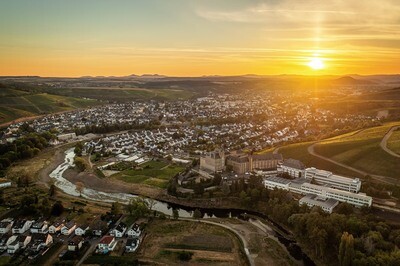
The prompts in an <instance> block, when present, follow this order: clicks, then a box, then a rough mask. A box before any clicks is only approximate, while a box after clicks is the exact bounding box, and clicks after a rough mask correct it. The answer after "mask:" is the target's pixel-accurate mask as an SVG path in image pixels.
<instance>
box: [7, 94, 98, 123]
mask: <svg viewBox="0 0 400 266" xmlns="http://www.w3.org/2000/svg"><path fill="white" fill-rule="evenodd" d="M97 104H100V102H99V101H96V100H90V99H82V98H76V97H66V96H60V95H52V94H48V93H43V92H34V91H26V90H20V89H15V88H4V87H3V88H1V89H0V124H4V123H7V122H10V121H13V120H15V119H19V118H23V117H32V116H38V115H43V114H49V113H56V112H62V111H69V110H73V109H78V108H86V107H90V106H93V105H97Z"/></svg>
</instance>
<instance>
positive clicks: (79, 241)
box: [68, 235, 83, 251]
mask: <svg viewBox="0 0 400 266" xmlns="http://www.w3.org/2000/svg"><path fill="white" fill-rule="evenodd" d="M82 245H83V237H81V236H79V235H77V236H74V237H73V238H72V239H71V240H70V241H69V242H68V250H69V251H78V250H80V249H81V248H82Z"/></svg>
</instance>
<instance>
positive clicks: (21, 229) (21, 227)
mask: <svg viewBox="0 0 400 266" xmlns="http://www.w3.org/2000/svg"><path fill="white" fill-rule="evenodd" d="M32 223H33V221H29V220H17V221H16V222H15V223H14V224H13V227H12V233H13V234H23V233H25V232H26V231H27V230H28V229H29V228H30V227H31V226H32Z"/></svg>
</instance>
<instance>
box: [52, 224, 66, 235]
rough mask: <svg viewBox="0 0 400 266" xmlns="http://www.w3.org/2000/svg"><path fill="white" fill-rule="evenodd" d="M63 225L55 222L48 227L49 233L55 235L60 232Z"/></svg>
mask: <svg viewBox="0 0 400 266" xmlns="http://www.w3.org/2000/svg"><path fill="white" fill-rule="evenodd" d="M63 226H64V223H62V222H55V223H54V224H52V225H50V226H49V233H50V234H55V233H57V232H59V231H61V228H63Z"/></svg>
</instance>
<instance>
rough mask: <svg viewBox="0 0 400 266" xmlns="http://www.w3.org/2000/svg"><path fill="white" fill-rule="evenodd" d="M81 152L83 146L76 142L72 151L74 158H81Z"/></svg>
mask: <svg viewBox="0 0 400 266" xmlns="http://www.w3.org/2000/svg"><path fill="white" fill-rule="evenodd" d="M82 150H83V144H82V142H78V143H77V144H76V145H75V149H74V152H75V154H76V156H79V157H80V156H82Z"/></svg>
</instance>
